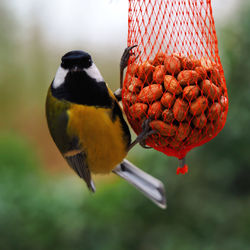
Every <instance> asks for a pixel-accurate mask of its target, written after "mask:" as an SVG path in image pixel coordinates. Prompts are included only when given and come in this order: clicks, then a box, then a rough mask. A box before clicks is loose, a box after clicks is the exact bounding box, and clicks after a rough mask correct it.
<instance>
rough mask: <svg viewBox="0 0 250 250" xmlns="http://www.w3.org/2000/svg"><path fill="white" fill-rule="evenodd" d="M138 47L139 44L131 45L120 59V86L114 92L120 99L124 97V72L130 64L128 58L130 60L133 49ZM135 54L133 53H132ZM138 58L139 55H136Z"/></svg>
mask: <svg viewBox="0 0 250 250" xmlns="http://www.w3.org/2000/svg"><path fill="white" fill-rule="evenodd" d="M135 47H137V45H133V46H129V47H127V48H126V49H125V50H124V52H123V54H122V57H121V61H120V88H119V89H117V90H116V91H115V92H114V95H115V97H116V99H117V100H118V101H121V99H122V87H123V74H124V69H125V68H126V67H127V66H128V60H129V57H130V55H131V50H132V49H133V48H135ZM132 54H133V53H132ZM137 58H138V56H137V57H136V59H137Z"/></svg>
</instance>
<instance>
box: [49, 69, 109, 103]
mask: <svg viewBox="0 0 250 250" xmlns="http://www.w3.org/2000/svg"><path fill="white" fill-rule="evenodd" d="M51 92H52V95H53V96H54V97H56V98H58V99H64V100H67V101H69V102H73V103H76V104H83V105H89V106H99V107H111V106H112V98H111V97H110V96H109V93H108V88H107V86H106V83H105V82H97V81H96V80H95V79H92V78H90V77H89V76H88V75H87V73H86V72H84V71H76V72H74V71H73V72H69V73H68V74H67V76H66V78H65V81H64V83H63V84H62V85H61V86H59V87H58V88H53V84H52V86H51Z"/></svg>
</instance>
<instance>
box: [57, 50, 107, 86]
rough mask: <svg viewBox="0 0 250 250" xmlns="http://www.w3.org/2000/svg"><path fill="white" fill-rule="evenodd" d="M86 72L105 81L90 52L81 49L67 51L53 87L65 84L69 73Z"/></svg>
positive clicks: (90, 76) (98, 79) (93, 77)
mask: <svg viewBox="0 0 250 250" xmlns="http://www.w3.org/2000/svg"><path fill="white" fill-rule="evenodd" d="M80 72H82V73H84V74H86V75H87V76H88V77H89V78H90V79H92V80H95V81H96V82H103V77H102V75H101V73H100V72H99V70H98V68H97V67H96V65H95V64H94V62H93V60H92V58H91V56H90V54H88V53H87V52H84V51H81V50H73V51H70V52H68V53H66V54H65V55H64V56H63V57H62V59H61V65H60V66H59V68H58V70H57V72H56V75H55V78H54V81H53V88H58V87H60V86H61V85H63V84H64V81H65V78H66V76H67V74H68V73H70V74H74V73H80Z"/></svg>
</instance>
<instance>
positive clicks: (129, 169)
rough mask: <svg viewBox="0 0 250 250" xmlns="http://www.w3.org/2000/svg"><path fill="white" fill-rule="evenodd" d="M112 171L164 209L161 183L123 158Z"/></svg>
mask: <svg viewBox="0 0 250 250" xmlns="http://www.w3.org/2000/svg"><path fill="white" fill-rule="evenodd" d="M113 172H114V173H115V174H117V175H118V176H120V177H121V178H123V179H125V180H126V181H128V182H129V183H130V184H132V185H133V186H135V187H136V188H137V189H138V190H139V191H140V192H142V193H143V194H144V195H145V196H146V197H147V198H149V199H150V200H151V201H153V202H154V203H155V204H156V205H157V206H159V207H161V208H163V209H165V208H166V207H167V205H166V197H165V188H164V185H163V183H162V182H161V181H160V180H158V179H156V178H154V177H153V176H151V175H149V174H148V173H146V172H144V171H142V170H141V169H139V168H137V167H136V166H135V165H133V164H132V163H131V162H129V161H128V160H126V159H124V160H123V162H122V163H121V164H119V165H118V166H117V167H116V168H115V169H114V170H113Z"/></svg>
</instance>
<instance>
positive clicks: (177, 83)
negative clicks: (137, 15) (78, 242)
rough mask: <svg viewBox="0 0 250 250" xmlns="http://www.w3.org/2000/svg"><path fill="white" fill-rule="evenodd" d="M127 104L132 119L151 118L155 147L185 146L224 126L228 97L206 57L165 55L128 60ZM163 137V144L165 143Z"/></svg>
mask: <svg viewBox="0 0 250 250" xmlns="http://www.w3.org/2000/svg"><path fill="white" fill-rule="evenodd" d="M123 103H124V106H125V110H127V111H126V113H127V115H128V117H130V119H129V120H130V122H131V123H133V124H135V125H136V124H141V122H140V121H142V120H145V119H146V118H148V117H151V119H152V121H151V122H150V126H151V128H152V129H153V130H156V131H158V134H156V135H152V137H151V139H152V138H153V141H154V143H155V145H156V146H167V147H170V148H172V149H176V150H180V149H181V148H182V147H183V146H190V145H195V144H199V143H200V142H202V141H206V139H207V140H209V139H211V137H213V136H214V135H216V134H217V132H218V131H220V130H221V129H222V127H223V126H224V123H225V119H226V113H227V108H228V97H227V91H226V86H225V83H224V81H223V79H222V78H221V73H220V70H219V67H218V65H217V64H216V63H215V62H212V61H211V60H210V59H208V58H206V57H202V58H200V59H197V58H196V57H195V56H193V55H189V56H183V55H180V54H172V55H166V54H164V53H163V52H159V53H158V54H157V55H156V56H155V58H154V59H152V60H148V61H144V62H143V63H142V64H140V65H138V64H137V63H136V62H135V63H133V64H132V65H129V67H128V72H127V77H126V79H125V82H124V91H123ZM163 141H164V143H163Z"/></svg>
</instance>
